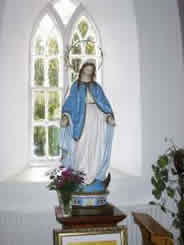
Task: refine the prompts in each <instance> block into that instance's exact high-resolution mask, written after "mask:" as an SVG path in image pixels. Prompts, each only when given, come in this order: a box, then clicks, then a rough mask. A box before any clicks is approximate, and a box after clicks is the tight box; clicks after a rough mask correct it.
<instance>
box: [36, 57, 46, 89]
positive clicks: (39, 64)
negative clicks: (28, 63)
mask: <svg viewBox="0 0 184 245" xmlns="http://www.w3.org/2000/svg"><path fill="white" fill-rule="evenodd" d="M34 81H35V84H36V85H37V86H42V85H43V82H44V63H43V59H42V58H38V59H36V61H35V64H34Z"/></svg>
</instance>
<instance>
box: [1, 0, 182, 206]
mask: <svg viewBox="0 0 184 245" xmlns="http://www.w3.org/2000/svg"><path fill="white" fill-rule="evenodd" d="M82 2H83V4H84V5H85V6H86V8H87V9H88V10H89V12H90V14H91V15H92V17H93V18H94V19H95V21H96V24H97V25H98V26H99V27H100V31H101V35H102V41H103V49H104V53H105V62H104V76H103V77H104V86H105V89H106V92H107V94H108V96H109V97H110V100H111V101H112V103H113V106H114V109H115V113H116V114H117V124H118V129H117V132H116V135H115V137H117V138H116V139H115V142H114V145H113V158H112V164H116V163H117V162H118V164H121V159H122V158H123V153H124V152H126V149H123V148H122V144H121V143H120V144H119V142H126V140H127V135H126V132H127V130H128V129H127V127H128V124H131V120H134V119H133V117H134V114H133V113H132V112H131V106H130V105H127V104H125V103H123V101H126V98H129V96H133V95H134V92H135V91H133V90H132V91H131V89H130V88H132V87H133V86H132V85H136V84H137V83H136V79H137V80H139V78H140V79H141V106H142V115H141V123H142V146H143V148H142V153H143V154H142V156H143V160H142V176H140V177H131V176H128V175H125V174H121V173H119V172H118V171H113V173H112V183H111V195H110V200H111V201H113V203H115V204H117V205H122V203H123V204H130V203H144V202H147V201H148V200H149V199H150V198H151V185H150V182H149V179H150V175H151V164H152V163H153V161H154V160H155V159H156V158H157V156H158V154H160V153H161V152H162V151H163V150H164V147H165V145H164V141H163V140H164V137H165V136H173V137H174V139H175V141H176V142H177V143H178V144H183V134H184V132H183V123H184V115H183V111H182V109H183V91H184V83H183V75H184V74H183V61H182V50H181V35H180V25H179V17H178V9H177V4H176V1H175V0H162V1H160V0H134V1H130V0H123V1H122V0H116V2H114V1H112V0H108V1H105V0H101V1H97V0H93V1H84V0H83V1H82ZM46 3H47V1H46V0H41V1H36V0H32V1H28V0H24V1H20V0H14V1H10V0H6V1H3V0H1V2H0V4H1V6H0V16H1V18H0V21H1V22H0V51H1V55H0V77H1V83H0V99H1V103H0V111H1V120H0V135H1V140H0V164H1V165H0V166H1V171H0V180H3V179H6V178H7V177H8V176H12V175H14V174H17V173H18V172H20V171H21V170H22V169H23V168H24V167H25V166H26V165H27V164H28V159H27V156H28V154H27V153H28V132H27V120H28V111H27V109H28V104H27V96H28V91H27V87H28V54H29V53H28V50H29V49H28V48H29V47H28V45H29V39H30V34H31V30H32V26H33V23H34V20H35V19H36V17H37V16H38V14H39V12H40V10H41V9H42V8H43V7H44V5H45V4H46ZM135 21H136V22H135ZM137 35H138V36H137ZM137 37H138V40H137ZM137 45H139V46H137ZM138 48H139V49H138ZM26 50H27V51H26ZM138 52H139V53H138ZM139 55H140V56H139ZM139 69H140V70H139ZM139 72H140V73H139ZM127 79H128V83H127ZM124 81H126V84H127V85H128V84H130V87H128V86H127V91H128V92H127V91H125V90H122V88H124V87H123V86H124ZM112 84H113V86H112ZM136 91H138V89H137V90H136ZM127 109H129V110H130V118H125V117H124V114H123V113H124V111H125V110H127ZM132 139H133V138H132ZM127 142H128V141H127ZM128 143H129V142H128ZM128 143H127V144H128ZM131 154H132V156H133V155H134V153H131ZM132 159H133V158H132ZM113 161H114V163H113ZM125 163H126V162H125V161H124V162H122V164H125ZM126 164H127V165H126V166H127V167H126V169H125V172H126V171H127V170H128V172H130V171H131V170H133V169H132V166H133V165H132V163H131V164H130V165H129V163H126ZM135 164H136V163H135Z"/></svg>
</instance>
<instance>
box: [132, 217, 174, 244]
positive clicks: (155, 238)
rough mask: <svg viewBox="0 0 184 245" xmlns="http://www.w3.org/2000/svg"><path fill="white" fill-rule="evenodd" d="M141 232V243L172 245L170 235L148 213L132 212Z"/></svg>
mask: <svg viewBox="0 0 184 245" xmlns="http://www.w3.org/2000/svg"><path fill="white" fill-rule="evenodd" d="M132 215H133V217H134V221H135V223H136V224H137V225H138V226H139V228H140V230H141V233H142V241H143V242H142V244H143V245H174V242H173V239H172V235H171V233H170V232H169V231H167V230H166V229H165V228H164V227H163V226H161V225H160V224H159V223H158V222H156V221H155V220H154V219H153V218H152V217H151V216H150V215H148V214H144V213H132Z"/></svg>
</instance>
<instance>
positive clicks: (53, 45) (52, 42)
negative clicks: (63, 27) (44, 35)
mask: <svg viewBox="0 0 184 245" xmlns="http://www.w3.org/2000/svg"><path fill="white" fill-rule="evenodd" d="M58 53H59V46H58V42H57V40H56V39H55V38H50V39H49V41H48V55H57V54H58Z"/></svg>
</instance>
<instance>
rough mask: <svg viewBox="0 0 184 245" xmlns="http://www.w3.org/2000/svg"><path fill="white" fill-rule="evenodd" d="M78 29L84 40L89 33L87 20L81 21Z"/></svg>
mask: <svg viewBox="0 0 184 245" xmlns="http://www.w3.org/2000/svg"><path fill="white" fill-rule="evenodd" d="M78 28H79V32H80V34H81V36H82V37H83V38H84V37H85V35H86V33H87V31H88V23H87V22H86V21H85V20H81V22H80V23H79V24H78Z"/></svg>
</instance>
